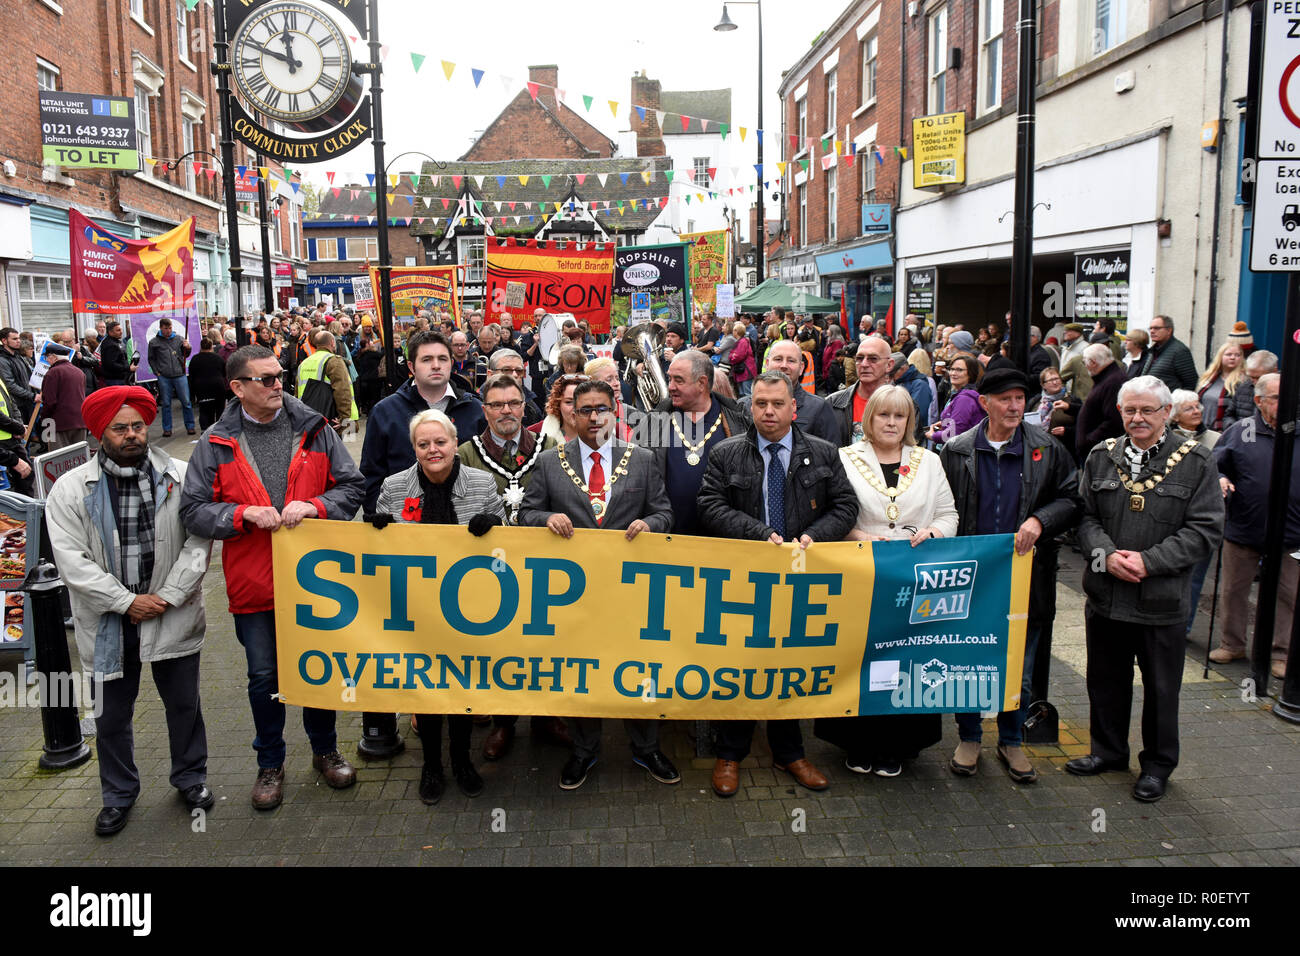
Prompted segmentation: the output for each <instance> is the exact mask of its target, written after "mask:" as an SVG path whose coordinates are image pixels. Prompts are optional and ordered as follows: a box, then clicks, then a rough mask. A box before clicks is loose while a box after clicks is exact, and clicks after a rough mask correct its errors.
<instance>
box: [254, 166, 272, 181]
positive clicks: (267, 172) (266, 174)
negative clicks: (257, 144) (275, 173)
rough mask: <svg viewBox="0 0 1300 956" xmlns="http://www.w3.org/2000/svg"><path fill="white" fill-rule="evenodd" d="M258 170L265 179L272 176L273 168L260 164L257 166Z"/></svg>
mask: <svg viewBox="0 0 1300 956" xmlns="http://www.w3.org/2000/svg"><path fill="white" fill-rule="evenodd" d="M257 171H258V173H259V174H260V175H261V177H262V178H263V179H270V178H271V170H269V169H268V168H267V167H265V166H258V167H257Z"/></svg>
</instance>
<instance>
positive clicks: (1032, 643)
mask: <svg viewBox="0 0 1300 956" xmlns="http://www.w3.org/2000/svg"><path fill="white" fill-rule="evenodd" d="M1041 631H1042V628H1040V627H1038V626H1037V625H1034V624H1031V625H1029V626H1028V627H1027V628H1025V669H1024V673H1023V674H1021V677H1020V707H1019V708H1018V709H1017V710H1004V711H1002V713H1000V714H998V743H999V744H1005V745H1006V746H1008V747H1019V746H1020V744H1021V743H1022V742H1023V741H1024V736H1025V734H1024V729H1025V718H1026V717H1027V716H1029V705H1030V704H1031V703H1032V701H1031V700H1030V699H1029V697H1030V694H1032V693H1033V690H1032V688H1033V683H1034V657H1035V656H1036V655H1037V654H1038V635H1039V634H1040V633H1041ZM957 736H958V737H960V738H961V739H962V740H969V741H974V742H975V743H979V742H980V741H981V740H983V739H984V728H983V727H982V726H981V725H980V715H979V714H978V713H974V714H958V715H957Z"/></svg>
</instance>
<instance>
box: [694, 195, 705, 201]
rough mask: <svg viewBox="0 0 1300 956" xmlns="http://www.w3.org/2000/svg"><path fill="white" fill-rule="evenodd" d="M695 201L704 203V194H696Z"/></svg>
mask: <svg viewBox="0 0 1300 956" xmlns="http://www.w3.org/2000/svg"><path fill="white" fill-rule="evenodd" d="M695 199H696V201H697V202H704V194H703V193H696V194H695Z"/></svg>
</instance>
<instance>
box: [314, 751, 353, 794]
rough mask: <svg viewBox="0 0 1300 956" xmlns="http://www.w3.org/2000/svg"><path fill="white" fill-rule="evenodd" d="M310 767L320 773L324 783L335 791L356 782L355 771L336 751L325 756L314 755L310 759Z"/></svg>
mask: <svg viewBox="0 0 1300 956" xmlns="http://www.w3.org/2000/svg"><path fill="white" fill-rule="evenodd" d="M311 765H312V766H313V767H315V768H316V769H317V770H319V771H320V772H321V775H322V776H323V777H324V778H325V782H326V783H328V784H329V785H330V786H331V787H333V788H334V789H335V790H342V789H343V788H344V787H350V786H352V785H353V784H354V783H356V782H357V772H356V770H354V769H353V767H352V764H350V763H348V762H347V761H346V760H344V759H343V755H342V754H341V753H339V752H338V751H337V750H332V751H330V752H329V753H327V754H316V756H314V757H312V758H311Z"/></svg>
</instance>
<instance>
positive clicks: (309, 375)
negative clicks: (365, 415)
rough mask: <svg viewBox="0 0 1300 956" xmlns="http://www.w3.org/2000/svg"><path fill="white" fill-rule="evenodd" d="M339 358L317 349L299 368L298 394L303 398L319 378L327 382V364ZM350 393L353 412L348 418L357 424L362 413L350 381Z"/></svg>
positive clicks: (331, 384)
mask: <svg viewBox="0 0 1300 956" xmlns="http://www.w3.org/2000/svg"><path fill="white" fill-rule="evenodd" d="M339 357H340V356H337V355H335V354H334V353H333V352H329V351H326V350H325V349H317V350H316V351H315V352H313V353H312V354H311V355H310V356H308V357H307V360H306V361H305V362H303V363H302V364H301V365H299V366H298V394H299V395H300V396H301V395H302V393H303V389H304V388H305V387H306V385H307V383H308V382H310V381H311V380H312V379H314V378H318V379H320V380H321V381H322V382H323V381H326V378H325V363H326V362H328V361H329V360H330V359H332V358H339ZM330 387H331V388H333V387H334V386H333V383H330ZM348 393H349V394H350V395H351V396H352V411H351V412H350V413H349V415H348V417H349V418H351V419H352V420H353V421H354V422H355V421H358V420H360V418H361V413H360V412H359V411H358V410H357V395H356V391H355V389H353V387H352V382H351V381H350V380H349V381H348Z"/></svg>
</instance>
